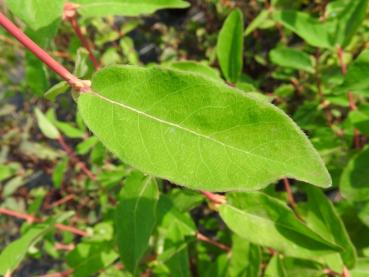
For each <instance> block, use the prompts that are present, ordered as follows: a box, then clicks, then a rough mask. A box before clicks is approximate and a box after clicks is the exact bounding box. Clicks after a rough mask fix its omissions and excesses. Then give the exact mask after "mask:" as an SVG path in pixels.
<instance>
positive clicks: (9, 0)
mask: <svg viewBox="0 0 369 277" xmlns="http://www.w3.org/2000/svg"><path fill="white" fill-rule="evenodd" d="M6 6H7V7H8V8H9V9H10V11H11V12H12V13H13V14H14V15H15V16H17V17H19V18H20V19H21V20H22V21H23V22H24V23H25V24H26V25H27V26H28V27H30V28H31V29H32V30H34V31H38V30H40V29H45V28H47V27H49V29H48V31H49V32H52V33H54V34H55V32H56V29H57V27H58V24H59V21H60V20H61V19H62V15H63V7H64V0H53V1H50V0H26V1H24V0H6ZM50 27H51V28H50Z"/></svg>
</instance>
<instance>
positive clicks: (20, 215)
mask: <svg viewBox="0 0 369 277" xmlns="http://www.w3.org/2000/svg"><path fill="white" fill-rule="evenodd" d="M0 214H5V215H9V216H12V217H16V218H20V219H24V220H26V221H27V223H37V222H42V221H43V220H42V219H40V218H37V217H35V216H32V215H29V214H23V213H19V212H17V211H12V210H9V209H5V208H0ZM55 228H56V229H58V230H60V231H65V232H70V233H72V234H75V235H78V236H81V237H86V236H88V233H87V232H85V231H82V230H79V229H77V228H75V227H72V226H68V225H64V224H55Z"/></svg>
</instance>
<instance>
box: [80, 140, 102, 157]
mask: <svg viewBox="0 0 369 277" xmlns="http://www.w3.org/2000/svg"><path fill="white" fill-rule="evenodd" d="M98 142H99V140H98V138H97V137H94V136H92V137H89V138H88V139H86V140H84V141H82V142H81V143H79V144H78V145H77V148H76V150H77V153H78V154H80V155H84V154H87V152H88V151H90V150H91V149H92V147H94V146H95V145H96V144H97V143H98Z"/></svg>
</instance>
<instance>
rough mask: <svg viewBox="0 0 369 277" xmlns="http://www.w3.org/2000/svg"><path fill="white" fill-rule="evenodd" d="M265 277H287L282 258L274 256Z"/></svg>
mask: <svg viewBox="0 0 369 277" xmlns="http://www.w3.org/2000/svg"><path fill="white" fill-rule="evenodd" d="M264 276H265V277H276V276H278V277H287V273H286V269H285V267H284V264H283V262H282V260H281V258H280V257H279V256H278V255H274V256H273V257H272V258H271V259H270V261H269V263H268V266H267V268H266V269H265V274H264Z"/></svg>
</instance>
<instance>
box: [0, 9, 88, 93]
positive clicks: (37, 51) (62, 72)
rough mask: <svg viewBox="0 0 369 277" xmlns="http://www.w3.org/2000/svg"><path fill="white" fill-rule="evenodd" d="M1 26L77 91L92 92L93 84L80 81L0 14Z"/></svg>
mask: <svg viewBox="0 0 369 277" xmlns="http://www.w3.org/2000/svg"><path fill="white" fill-rule="evenodd" d="M0 25H1V26H3V28H4V29H5V30H7V31H8V32H9V33H10V34H11V35H12V36H13V37H14V38H16V39H17V40H18V41H19V42H20V43H21V44H23V45H24V47H26V48H27V49H28V50H29V51H31V52H32V53H33V54H34V55H35V56H36V57H37V58H39V59H40V60H41V61H42V62H43V63H44V64H46V65H47V66H48V67H49V68H50V69H51V70H52V71H54V72H55V73H56V74H58V75H59V76H60V77H62V78H63V79H64V80H65V81H67V82H68V83H69V84H70V85H71V86H72V87H73V88H74V89H75V90H77V91H80V92H86V91H90V90H91V82H90V81H84V80H80V79H78V78H77V77H76V76H74V75H73V74H72V73H70V72H69V71H68V69H66V68H65V67H64V66H63V65H61V64H60V63H58V62H57V61H56V60H55V59H54V58H53V57H51V56H50V55H49V54H48V53H47V52H46V51H45V50H43V49H42V48H40V47H39V46H38V45H37V44H36V43H34V42H33V41H32V40H31V39H30V38H29V37H28V36H27V35H26V34H24V33H23V32H22V30H20V29H19V28H18V27H17V26H16V25H15V24H14V23H13V22H11V21H10V20H9V19H8V18H7V17H6V16H5V15H4V14H3V13H1V12H0Z"/></svg>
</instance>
